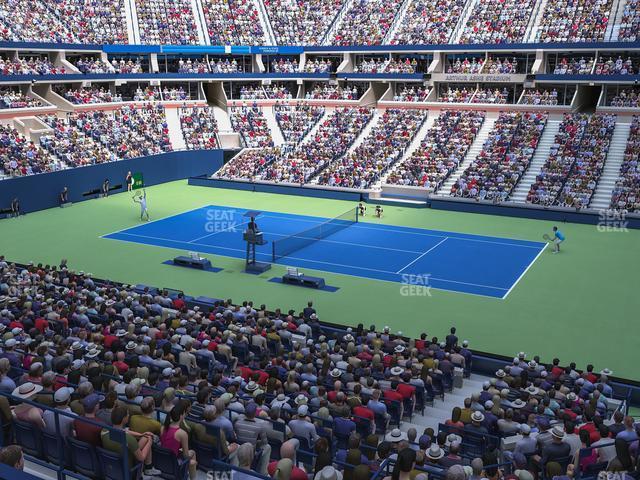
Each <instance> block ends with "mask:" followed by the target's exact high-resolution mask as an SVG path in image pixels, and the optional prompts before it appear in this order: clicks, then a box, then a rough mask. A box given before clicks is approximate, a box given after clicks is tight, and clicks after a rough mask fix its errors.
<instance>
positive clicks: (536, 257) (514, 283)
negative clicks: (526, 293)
mask: <svg viewBox="0 0 640 480" xmlns="http://www.w3.org/2000/svg"><path fill="white" fill-rule="evenodd" d="M546 249H547V245H545V246H544V247H542V248H541V249H540V251H539V252H538V254H537V255H536V256H535V258H534V259H533V260H532V261H531V263H530V264H529V265H528V266H527V268H525V269H524V272H522V273H521V274H520V276H519V277H518V279H517V280H516V281H515V282H513V285H511V288H510V289H509V290H508V291H507V293H505V294H504V297H502V299H503V300H504V299H505V298H507V295H509V294H510V293H511V290H513V289H514V288H515V286H516V285H517V284H518V282H519V281H520V280H521V279H522V277H524V274H525V273H527V272H528V271H529V269H530V268H531V266H532V265H533V264H534V263H536V260H538V257H539V256H540V255H542V252H544V251H545V250H546Z"/></svg>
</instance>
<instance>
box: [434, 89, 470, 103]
mask: <svg viewBox="0 0 640 480" xmlns="http://www.w3.org/2000/svg"><path fill="white" fill-rule="evenodd" d="M474 92H475V90H473V89H469V90H467V87H462V89H460V88H458V87H456V88H451V87H449V88H447V89H446V90H444V91H442V92H440V96H439V97H438V101H439V102H444V103H469V102H471V97H472V96H473V94H474Z"/></svg>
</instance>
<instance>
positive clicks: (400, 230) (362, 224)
mask: <svg viewBox="0 0 640 480" xmlns="http://www.w3.org/2000/svg"><path fill="white" fill-rule="evenodd" d="M292 215H295V214H292ZM262 218H279V219H283V220H294V219H292V218H291V217H284V216H281V215H262ZM318 218H321V217H318ZM295 221H296V222H307V223H315V224H321V223H325V222H321V221H315V220H307V219H304V218H296V219H295ZM325 221H326V220H325ZM368 225H374V224H372V223H369V222H360V221H359V222H358V223H354V224H353V225H351V226H352V227H355V228H363V229H367V230H381V231H384V232H391V233H406V234H408V235H420V236H422V237H438V238H442V237H445V236H447V235H445V234H452V233H453V234H457V232H444V231H443V232H442V235H438V234H435V233H422V232H408V231H405V230H403V228H415V229H416V230H424V229H422V228H417V227H405V226H400V225H387V226H388V227H391V228H384V226H382V225H380V226H368ZM433 231H434V232H437V231H439V230H433ZM459 235H465V234H463V233H459ZM476 236H478V237H481V236H483V235H476ZM448 238H450V239H451V240H466V241H469V242H482V243H494V244H496V245H507V246H510V247H523V248H535V249H538V248H540V247H539V246H534V245H520V244H517V243H507V242H496V241H494V240H480V239H479V238H467V237H464V236H459V237H448ZM505 240H513V241H516V242H531V241H532V240H520V239H516V238H509V239H505ZM415 253H418V252H415Z"/></svg>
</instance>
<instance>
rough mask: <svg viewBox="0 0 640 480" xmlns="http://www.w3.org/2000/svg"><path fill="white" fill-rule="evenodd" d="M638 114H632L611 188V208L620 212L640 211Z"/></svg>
mask: <svg viewBox="0 0 640 480" xmlns="http://www.w3.org/2000/svg"><path fill="white" fill-rule="evenodd" d="M639 159H640V116H634V117H633V119H632V121H631V129H630V132H629V138H628V140H627V146H626V148H625V151H624V158H623V161H622V165H621V166H620V178H619V179H618V181H617V182H616V185H615V187H614V188H613V195H612V198H611V208H613V209H615V210H618V211H620V212H628V213H639V212H640V167H639V164H638V160H639Z"/></svg>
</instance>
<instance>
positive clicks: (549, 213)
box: [430, 199, 640, 228]
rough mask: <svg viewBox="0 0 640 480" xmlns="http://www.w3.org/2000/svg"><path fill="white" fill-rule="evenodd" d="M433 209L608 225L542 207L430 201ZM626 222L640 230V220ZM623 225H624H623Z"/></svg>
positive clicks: (594, 218) (597, 217)
mask: <svg viewBox="0 0 640 480" xmlns="http://www.w3.org/2000/svg"><path fill="white" fill-rule="evenodd" d="M430 206H431V208H435V209H437V210H450V211H454V212H467V213H482V214H486V215H504V216H507V217H520V218H533V219H535V220H549V221H554V222H570V223H586V224H589V225H598V224H600V223H607V219H606V218H601V217H600V215H599V214H598V213H593V212H577V211H571V210H567V211H557V210H548V209H545V208H542V207H538V208H536V207H533V206H531V207H524V206H517V205H508V204H501V205H494V204H487V203H476V202H469V201H456V200H446V199H444V200H440V199H430ZM621 221H624V222H626V223H625V224H624V227H626V228H640V219H639V218H631V217H629V216H627V218H626V219H624V220H621ZM621 225H622V224H621Z"/></svg>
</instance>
